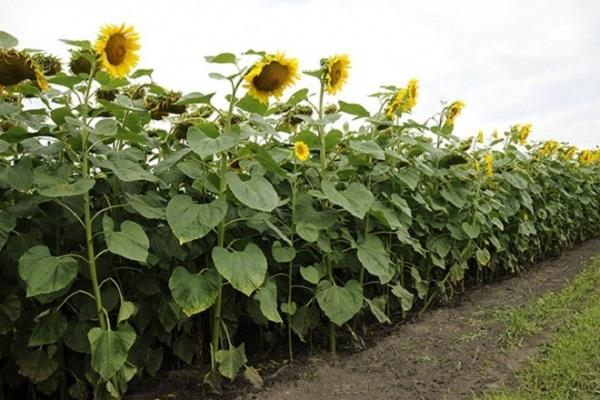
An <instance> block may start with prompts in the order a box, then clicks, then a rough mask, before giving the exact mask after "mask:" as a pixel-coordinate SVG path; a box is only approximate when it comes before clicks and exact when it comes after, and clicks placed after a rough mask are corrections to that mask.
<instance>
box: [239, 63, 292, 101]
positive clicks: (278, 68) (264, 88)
mask: <svg viewBox="0 0 600 400" xmlns="http://www.w3.org/2000/svg"><path fill="white" fill-rule="evenodd" d="M296 79H298V60H296V59H295V58H286V57H285V56H284V55H283V54H282V53H275V54H268V55H266V56H264V57H263V59H262V60H260V61H258V62H257V63H256V64H254V66H252V68H251V69H250V71H249V72H248V73H247V74H246V76H245V77H244V80H245V81H246V83H245V85H244V87H246V88H247V89H248V94H249V95H250V96H252V97H254V98H255V99H257V100H259V101H260V102H262V103H264V104H267V103H268V102H269V97H271V96H275V97H276V98H279V97H281V96H282V95H283V91H284V90H285V89H287V88H288V87H289V86H291V85H292V84H294V82H295V81H296Z"/></svg>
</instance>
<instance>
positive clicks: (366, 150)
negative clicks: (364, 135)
mask: <svg viewBox="0 0 600 400" xmlns="http://www.w3.org/2000/svg"><path fill="white" fill-rule="evenodd" d="M350 148H351V149H352V150H354V151H357V152H359V153H362V154H366V155H368V156H371V157H373V158H376V159H377V160H385V154H384V152H383V150H382V149H381V147H379V145H378V144H377V143H376V142H375V141H374V140H364V141H363V140H351V141H350Z"/></svg>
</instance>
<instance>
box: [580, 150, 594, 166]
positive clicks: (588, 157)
mask: <svg viewBox="0 0 600 400" xmlns="http://www.w3.org/2000/svg"><path fill="white" fill-rule="evenodd" d="M592 158H593V155H592V152H591V151H590V150H583V151H582V152H581V153H579V162H580V163H581V164H584V165H587V164H591V162H592Z"/></svg>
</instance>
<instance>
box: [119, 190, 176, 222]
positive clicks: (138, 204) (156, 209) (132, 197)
mask: <svg viewBox="0 0 600 400" xmlns="http://www.w3.org/2000/svg"><path fill="white" fill-rule="evenodd" d="M126 196H127V204H129V205H130V206H131V208H133V209H134V210H135V211H137V212H138V213H139V214H140V215H142V216H144V217H146V218H149V219H165V218H166V217H167V215H166V211H165V207H164V205H163V202H164V200H163V198H162V197H160V196H159V195H158V194H156V193H154V192H149V193H147V194H145V195H143V194H130V193H126Z"/></svg>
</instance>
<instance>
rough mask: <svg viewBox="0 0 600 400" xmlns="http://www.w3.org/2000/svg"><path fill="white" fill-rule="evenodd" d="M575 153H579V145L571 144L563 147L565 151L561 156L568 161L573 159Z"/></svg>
mask: <svg viewBox="0 0 600 400" xmlns="http://www.w3.org/2000/svg"><path fill="white" fill-rule="evenodd" d="M575 153H577V147H575V146H569V147H568V148H566V149H563V153H562V155H561V158H562V159H563V160H566V161H568V160H572V159H573V156H574V155H575Z"/></svg>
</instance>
